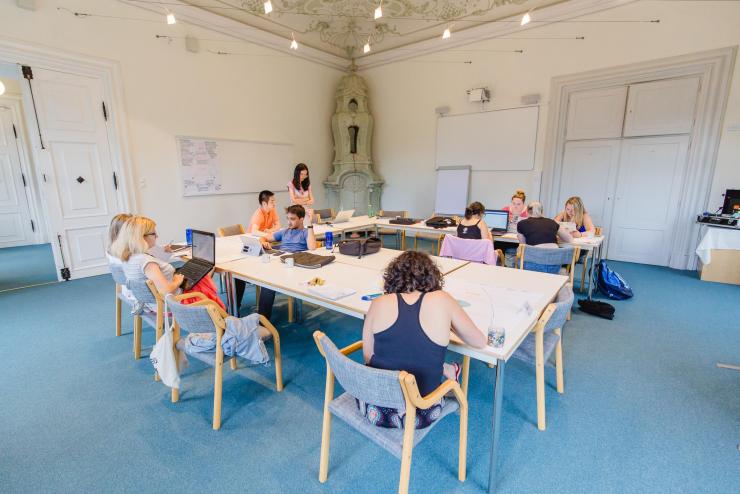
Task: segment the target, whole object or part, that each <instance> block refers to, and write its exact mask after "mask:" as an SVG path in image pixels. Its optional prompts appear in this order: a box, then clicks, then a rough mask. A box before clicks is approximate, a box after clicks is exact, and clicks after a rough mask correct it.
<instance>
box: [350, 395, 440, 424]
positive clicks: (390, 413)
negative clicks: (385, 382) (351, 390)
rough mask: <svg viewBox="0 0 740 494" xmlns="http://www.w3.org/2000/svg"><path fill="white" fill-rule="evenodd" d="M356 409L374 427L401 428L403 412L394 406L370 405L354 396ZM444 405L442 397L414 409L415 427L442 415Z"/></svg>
mask: <svg viewBox="0 0 740 494" xmlns="http://www.w3.org/2000/svg"><path fill="white" fill-rule="evenodd" d="M355 402H356V403H357V409H358V410H359V411H360V413H361V414H362V415H363V416H364V417H365V418H366V419H367V421H368V422H370V423H371V424H373V425H375V426H376V427H385V428H386V429H403V428H404V419H405V418H406V414H405V413H399V412H398V410H397V409H395V408H387V407H380V406H377V405H371V404H369V403H365V402H364V401H360V400H358V399H357V398H355ZM444 406H445V399H444V398H442V399H441V400H439V402H438V403H437V404H435V405H432V406H431V407H429V408H417V409H416V427H415V428H416V429H425V428H427V427H429V426H430V425H432V424H433V423H434V422H435V421H436V420H437V419H438V418H439V417H440V415H442V408H444Z"/></svg>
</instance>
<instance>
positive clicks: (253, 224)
mask: <svg viewBox="0 0 740 494" xmlns="http://www.w3.org/2000/svg"><path fill="white" fill-rule="evenodd" d="M247 233H262V231H261V230H260V210H259V209H258V210H257V211H255V212H254V213H253V214H252V218H251V219H250V220H249V228H248V229H247Z"/></svg>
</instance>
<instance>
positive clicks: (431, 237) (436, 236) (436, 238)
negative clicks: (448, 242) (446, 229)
mask: <svg viewBox="0 0 740 494" xmlns="http://www.w3.org/2000/svg"><path fill="white" fill-rule="evenodd" d="M434 216H441V215H440V214H437V213H434V214H433V215H432V217H434ZM455 221H458V220H457V218H456V219H455ZM444 236H445V234H444V233H440V234H436V233H419V232H416V233H415V234H414V250H416V240H417V239H419V238H423V239H426V240H431V241H432V242H437V250H436V251H435V252H434V255H436V256H438V255H439V251H440V248H441V247H442V239H443V238H444Z"/></svg>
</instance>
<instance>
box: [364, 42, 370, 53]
mask: <svg viewBox="0 0 740 494" xmlns="http://www.w3.org/2000/svg"><path fill="white" fill-rule="evenodd" d="M362 53H370V42H369V41H368V42H367V43H365V46H363V47H362Z"/></svg>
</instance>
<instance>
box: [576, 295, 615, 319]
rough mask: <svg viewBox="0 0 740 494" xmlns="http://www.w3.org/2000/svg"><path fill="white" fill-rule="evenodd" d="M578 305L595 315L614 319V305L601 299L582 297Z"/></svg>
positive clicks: (584, 310) (583, 310)
mask: <svg viewBox="0 0 740 494" xmlns="http://www.w3.org/2000/svg"><path fill="white" fill-rule="evenodd" d="M578 306H579V308H580V309H581V311H582V312H585V313H586V314H591V315H594V316H599V317H603V318H604V319H609V320H611V319H614V306H613V305H612V304H607V303H606V302H601V301H599V300H588V299H585V298H582V299H581V300H579V301H578Z"/></svg>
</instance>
